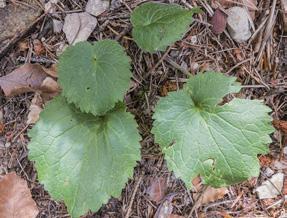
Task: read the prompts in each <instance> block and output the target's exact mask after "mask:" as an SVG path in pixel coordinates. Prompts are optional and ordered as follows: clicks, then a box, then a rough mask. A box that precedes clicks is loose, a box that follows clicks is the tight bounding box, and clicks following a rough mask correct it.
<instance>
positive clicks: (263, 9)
mask: <svg viewBox="0 0 287 218" xmlns="http://www.w3.org/2000/svg"><path fill="white" fill-rule="evenodd" d="M11 2H12V3H13V2H14V3H15V2H16V4H17V2H18V1H11ZM11 2H10V1H8V5H9V4H12V3H11ZM19 2H21V1H19ZM19 2H18V3H19ZM47 2H48V1H47ZM141 2H143V1H140V0H130V1H129V0H122V1H118V2H117V6H116V7H115V8H114V9H108V10H107V11H105V12H104V13H102V14H101V15H99V16H98V17H97V19H98V25H97V27H96V28H95V29H94V31H93V32H92V34H91V35H90V37H89V39H88V40H89V41H97V40H100V39H107V38H108V39H115V40H117V41H118V42H119V43H120V44H121V45H122V46H123V47H124V48H125V49H126V51H127V53H128V55H129V56H130V57H131V58H132V67H133V82H132V84H131V88H130V90H129V91H128V93H127V94H126V97H125V101H126V104H127V106H128V109H129V111H130V112H132V113H133V114H134V115H135V116H136V119H137V122H138V124H139V131H140V133H141V136H142V139H143V140H142V141H141V145H142V149H141V155H142V158H141V161H140V162H138V164H137V166H136V168H135V171H134V176H133V179H131V180H129V182H128V183H127V185H126V186H125V187H124V189H123V191H122V194H121V196H120V197H119V198H112V199H111V200H110V201H109V202H108V203H107V204H105V205H103V206H102V208H101V209H100V210H99V211H98V212H96V213H92V212H90V213H88V214H87V215H86V217H104V218H106V217H125V215H126V213H127V211H129V217H141V218H144V217H154V216H155V214H156V212H157V211H159V210H160V209H161V208H162V207H163V206H164V204H165V203H166V202H167V201H168V199H172V200H171V201H170V202H169V203H170V207H171V208H172V213H173V214H177V215H179V216H182V217H196V218H197V217H199V218H202V217H225V218H229V217H282V218H283V217H287V211H286V203H285V199H284V193H283V192H282V195H281V196H280V195H279V196H278V197H277V198H273V199H266V200H260V199H259V198H258V196H257V194H256V192H255V189H256V187H258V186H259V185H260V184H262V181H264V180H266V179H268V178H270V177H271V176H272V175H273V174H275V173H277V172H283V173H286V172H287V171H286V170H287V169H286V165H284V163H286V156H287V154H286V153H287V152H286V149H285V150H284V147H285V146H286V141H285V138H284V133H283V132H282V131H280V130H277V131H276V132H275V133H274V134H273V135H272V139H273V142H272V143H271V144H270V153H269V154H268V155H261V156H259V159H260V164H261V173H260V176H259V177H258V178H252V179H250V180H248V181H246V182H243V183H240V184H237V185H234V186H230V187H228V189H227V192H226V194H225V195H224V196H222V197H220V198H219V199H215V200H214V201H211V202H208V203H205V204H201V203H200V202H198V197H196V196H198V195H196V194H198V193H201V192H202V191H203V190H204V188H203V186H200V188H199V189H198V190H195V189H192V190H187V189H186V187H185V185H184V184H183V182H182V181H181V180H179V179H177V178H176V177H175V176H174V175H173V174H172V173H171V172H170V171H169V170H168V169H167V167H166V163H165V160H164V156H163V155H162V153H161V151H160V148H159V146H158V145H157V144H155V143H154V139H153V135H152V134H151V133H150V130H151V126H152V122H153V121H152V118H151V117H152V114H153V109H154V106H155V104H156V102H157V100H158V99H159V96H165V95H167V92H168V91H174V90H177V89H180V88H181V87H182V85H183V84H184V82H185V80H186V78H187V76H186V72H190V73H191V74H196V73H198V72H200V71H206V70H212V71H219V72H223V73H225V74H226V75H230V76H236V77H237V78H238V81H239V82H241V83H242V84H243V86H244V87H243V89H242V91H241V92H240V94H239V95H238V96H239V97H241V98H247V99H260V100H263V101H264V102H265V103H266V105H268V106H269V107H270V108H272V111H273V112H272V114H271V115H272V117H273V118H274V119H276V120H287V92H286V89H287V74H286V70H287V67H286V65H287V48H285V46H286V43H287V38H286V37H287V35H286V33H284V22H283V15H282V14H283V13H284V11H283V9H282V6H281V1H280V0H277V3H276V7H275V8H274V10H272V4H273V0H258V2H257V9H256V11H255V18H254V20H253V22H254V30H253V34H254V33H255V34H254V35H253V36H252V37H251V39H250V40H249V41H247V42H246V43H241V44H238V43H236V42H235V41H233V40H232V39H231V38H230V36H229V34H228V33H227V32H226V33H222V34H220V35H216V34H214V33H213V32H212V31H211V25H210V20H211V16H210V14H209V13H212V11H213V10H214V8H213V7H212V5H211V3H210V1H205V0H186V1H185V0H163V1H159V2H165V3H177V4H180V5H182V6H183V7H186V8H188V7H190V6H200V7H201V8H202V10H203V12H202V13H201V14H200V15H196V16H195V18H196V19H195V21H194V22H193V24H192V25H191V27H190V29H189V31H188V33H187V34H186V35H185V37H184V38H183V39H182V40H181V41H178V42H176V43H175V44H174V45H172V46H170V47H169V48H168V50H167V51H166V52H158V53H156V54H153V55H152V54H148V53H144V52H142V51H141V50H140V49H139V48H138V47H137V45H136V44H135V43H134V41H133V40H132V36H131V23H130V14H131V11H132V10H133V9H134V8H135V7H136V6H137V5H138V4H140V3H141ZM218 2H220V1H218ZM235 2H237V1H235ZM238 2H240V1H238ZM39 3H40V1H39ZM86 3H87V2H86V1H85V0H60V1H58V3H57V6H56V7H55V10H54V11H53V12H52V13H46V14H44V15H41V17H40V18H39V19H38V20H37V22H36V23H35V25H34V26H33V28H31V29H30V30H29V31H27V32H26V33H25V34H24V35H23V36H20V37H19V38H18V39H17V41H15V42H13V44H12V45H11V46H10V48H9V49H7V50H5V51H2V52H1V55H2V57H1V59H0V76H4V75H7V74H9V73H10V72H12V71H13V70H14V69H16V68H17V67H19V66H21V65H23V64H24V63H27V62H28V63H29V62H31V63H40V64H42V65H43V66H45V67H50V65H51V63H56V62H57V60H58V51H59V49H61V48H62V47H63V46H64V45H65V44H67V41H66V38H65V34H64V33H63V32H59V33H55V32H53V22H52V20H53V19H55V17H56V18H57V19H58V20H59V21H61V22H64V19H65V16H66V15H67V14H69V13H73V12H81V11H84V8H85V5H86ZM43 9H44V8H43ZM2 10H5V8H4V9H2ZM0 17H1V15H0ZM16 19H21V17H17V18H16ZM0 25H2V24H1V20H0ZM35 39H39V40H40V41H41V44H42V46H43V47H44V51H45V52H43V53H41V54H40V55H37V51H35V45H34V44H33V42H35ZM23 45H27V46H26V47H25V48H24V49H23ZM47 60H48V61H47ZM111 79H112V78H111ZM33 96H34V93H25V94H21V95H17V96H14V97H9V98H8V97H5V96H4V95H2V96H1V97H0V112H1V113H2V114H3V120H2V122H3V126H4V128H3V129H2V130H1V126H0V142H2V144H3V143H4V144H5V146H2V147H1V146H0V174H6V173H8V172H12V171H15V172H16V173H17V174H18V175H20V176H21V177H22V178H23V179H25V180H26V181H27V183H28V186H29V188H30V190H31V192H32V197H33V199H34V200H35V201H36V204H37V206H38V208H39V210H40V213H39V215H38V217H41V218H42V217H51V218H56V217H59V218H60V217H69V215H68V213H67V210H66V207H65V205H64V203H62V202H56V201H54V200H53V199H51V197H50V196H49V194H48V193H47V192H46V191H45V190H44V188H43V186H42V185H41V184H40V183H39V182H38V180H37V172H36V169H35V167H34V165H33V162H31V161H29V160H28V157H27V156H28V148H27V145H28V143H29V138H28V136H27V130H28V129H29V128H31V127H32V126H31V125H27V124H26V121H27V116H28V113H29V110H28V109H29V107H30V105H31V100H32V99H33ZM284 151H285V152H284ZM278 162H280V163H281V165H280V164H279V167H278ZM280 166H281V167H280ZM284 166H285V167H284ZM270 172H271V173H270ZM155 181H158V184H159V186H160V188H162V189H163V192H164V196H163V198H162V199H161V200H160V201H159V202H154V201H152V200H151V199H150V198H149V196H148V193H149V192H150V186H151V184H152V183H154V182H155ZM161 186H162V187H161ZM286 188H287V187H286ZM284 205H285V207H284ZM170 217H171V216H170ZM174 217H176V216H174Z"/></svg>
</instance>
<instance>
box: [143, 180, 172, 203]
mask: <svg viewBox="0 0 287 218" xmlns="http://www.w3.org/2000/svg"><path fill="white" fill-rule="evenodd" d="M166 189H167V180H166V178H165V177H159V178H155V179H154V180H153V181H152V182H151V185H150V186H149V187H148V189H147V194H148V195H149V198H150V200H152V201H154V202H156V203H159V202H160V201H161V200H162V199H163V197H164V195H165V192H166Z"/></svg>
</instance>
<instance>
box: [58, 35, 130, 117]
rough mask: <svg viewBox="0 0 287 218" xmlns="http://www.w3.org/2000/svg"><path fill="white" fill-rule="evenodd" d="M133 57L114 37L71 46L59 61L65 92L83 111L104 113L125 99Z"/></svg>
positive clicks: (60, 77) (61, 81)
mask: <svg viewBox="0 0 287 218" xmlns="http://www.w3.org/2000/svg"><path fill="white" fill-rule="evenodd" d="M130 68H131V66H130V58H129V57H128V56H127V55H126V53H125V52H124V50H123V48H122V47H121V46H120V45H119V44H118V43H117V42H116V41H113V40H102V41H98V42H95V43H94V44H91V43H89V42H80V43H77V44H76V45H75V46H70V47H68V48H67V49H66V50H65V52H64V53H63V54H62V55H61V57H60V61H59V67H58V70H59V82H60V85H61V86H62V88H63V95H64V96H65V97H66V98H67V99H68V102H69V103H74V104H75V105H76V106H77V107H79V108H80V109H81V111H83V112H87V113H89V112H90V113H92V114H94V115H103V114H105V113H106V112H107V111H109V110H111V109H112V108H113V107H114V105H115V103H117V102H118V101H122V99H123V97H124V95H125V92H126V91H127V90H128V88H129V84H130V78H131V76H132V74H131V72H130Z"/></svg>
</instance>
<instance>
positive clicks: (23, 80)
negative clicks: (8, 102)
mask: <svg viewBox="0 0 287 218" xmlns="http://www.w3.org/2000/svg"><path fill="white" fill-rule="evenodd" d="M46 77H47V74H46V73H45V71H43V69H42V67H41V65H39V64H24V65H22V66H21V67H19V68H17V69H15V70H14V71H13V72H12V73H9V74H8V75H6V76H3V77H0V87H1V88H2V89H3V92H4V94H5V95H6V96H7V97H10V96H14V95H19V94H21V93H25V92H31V91H36V90H39V89H40V87H41V84H42V82H43V81H44V79H45V78H46Z"/></svg>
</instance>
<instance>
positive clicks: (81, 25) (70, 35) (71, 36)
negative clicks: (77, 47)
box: [63, 12, 98, 44]
mask: <svg viewBox="0 0 287 218" xmlns="http://www.w3.org/2000/svg"><path fill="white" fill-rule="evenodd" d="M97 24H98V21H97V18H95V17H94V16H92V15H90V14H89V13H87V12H82V13H72V14H68V15H67V16H66V18H65V23H64V26H63V31H64V33H65V35H66V38H67V40H68V42H69V44H75V43H77V42H81V41H86V40H87V39H88V38H89V36H90V34H91V33H92V32H93V30H94V29H95V27H96V26H97Z"/></svg>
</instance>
